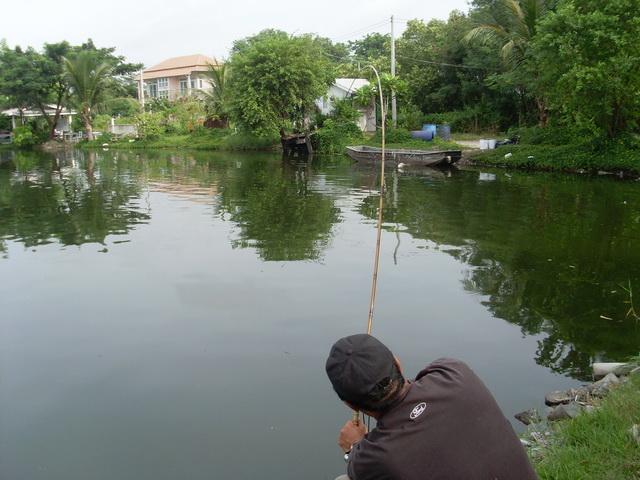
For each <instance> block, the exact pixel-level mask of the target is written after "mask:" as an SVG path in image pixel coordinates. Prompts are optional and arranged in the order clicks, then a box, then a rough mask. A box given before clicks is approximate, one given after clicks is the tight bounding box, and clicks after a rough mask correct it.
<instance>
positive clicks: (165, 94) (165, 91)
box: [158, 77, 169, 98]
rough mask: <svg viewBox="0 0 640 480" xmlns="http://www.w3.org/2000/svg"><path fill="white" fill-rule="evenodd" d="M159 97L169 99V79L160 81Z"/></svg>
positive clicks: (165, 78) (164, 78) (160, 79)
mask: <svg viewBox="0 0 640 480" xmlns="http://www.w3.org/2000/svg"><path fill="white" fill-rule="evenodd" d="M158 97H160V98H169V79H168V78H167V77H163V78H159V79H158Z"/></svg>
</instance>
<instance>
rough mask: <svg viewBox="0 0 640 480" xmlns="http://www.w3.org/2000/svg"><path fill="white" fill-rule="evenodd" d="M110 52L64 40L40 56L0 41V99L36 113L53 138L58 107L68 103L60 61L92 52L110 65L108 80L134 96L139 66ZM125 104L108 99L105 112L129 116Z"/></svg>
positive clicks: (60, 109)
mask: <svg viewBox="0 0 640 480" xmlns="http://www.w3.org/2000/svg"><path fill="white" fill-rule="evenodd" d="M114 51H115V48H113V47H111V48H97V47H96V46H95V45H94V43H93V41H92V40H91V39H89V40H87V42H85V43H83V44H82V45H80V46H72V45H70V44H69V43H68V42H66V41H63V42H59V43H45V44H44V47H43V51H42V53H40V52H37V51H36V50H34V49H33V48H32V47H29V48H27V49H26V50H23V49H22V48H21V47H19V46H17V47H15V48H14V49H10V48H8V47H7V44H6V42H0V96H4V97H6V101H5V102H4V103H5V106H7V107H16V108H21V109H24V108H36V109H38V110H40V112H41V113H42V115H43V117H44V118H45V120H46V122H47V124H48V126H49V130H50V132H49V133H50V135H51V136H53V133H54V130H55V127H56V124H57V121H58V118H59V116H60V113H61V111H62V108H63V107H65V106H67V104H68V100H69V99H68V95H69V90H68V85H67V83H66V82H65V81H64V76H63V64H64V61H63V58H66V59H69V60H73V59H75V57H76V56H78V55H79V54H81V53H82V52H92V53H93V54H94V55H95V56H96V57H97V58H99V59H100V60H101V61H102V62H105V63H109V64H110V65H112V66H113V69H112V71H111V73H110V75H111V77H112V81H113V82H114V83H116V84H118V85H119V86H120V89H121V90H122V91H124V92H125V94H126V96H128V97H130V98H134V97H135V96H136V92H137V89H136V87H135V84H134V82H133V75H134V74H135V73H136V72H137V71H138V70H140V68H141V67H142V65H141V64H132V63H126V62H125V59H124V57H123V56H116V55H115V54H114ZM113 93H114V94H115V90H114V92H113ZM50 105H52V106H53V107H54V113H53V115H50V114H49V113H48V111H47V110H48V107H49V106H50ZM129 105H130V102H127V101H120V102H116V101H114V100H113V99H112V101H111V102H110V106H111V109H110V111H109V112H108V113H110V114H114V113H123V114H129V113H131V110H130V107H129Z"/></svg>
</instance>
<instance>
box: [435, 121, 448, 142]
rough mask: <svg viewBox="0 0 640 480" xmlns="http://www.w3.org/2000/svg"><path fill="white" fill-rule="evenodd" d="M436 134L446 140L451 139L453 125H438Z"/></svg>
mask: <svg viewBox="0 0 640 480" xmlns="http://www.w3.org/2000/svg"><path fill="white" fill-rule="evenodd" d="M436 135H437V136H439V137H440V138H441V139H443V140H444V141H445V142H450V141H451V125H438V126H437V127H436Z"/></svg>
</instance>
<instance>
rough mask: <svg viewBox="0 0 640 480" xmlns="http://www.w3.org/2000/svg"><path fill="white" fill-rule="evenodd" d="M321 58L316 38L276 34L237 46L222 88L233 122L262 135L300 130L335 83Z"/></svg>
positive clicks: (328, 63)
mask: <svg viewBox="0 0 640 480" xmlns="http://www.w3.org/2000/svg"><path fill="white" fill-rule="evenodd" d="M325 53H326V50H325V49H324V48H323V45H322V42H319V41H318V39H317V37H315V36H313V35H302V36H289V35H288V34H287V33H285V32H282V31H279V30H264V31H262V32H260V33H259V34H258V35H255V36H253V37H249V38H247V39H243V40H239V41H237V42H235V44H234V46H233V49H232V52H231V58H230V59H229V62H228V63H229V69H230V75H229V79H228V85H226V87H225V88H226V89H229V98H230V101H229V111H230V113H231V115H232V118H233V119H234V120H235V121H236V122H237V123H238V124H239V125H240V126H242V127H244V128H246V129H250V130H254V131H255V132H257V133H261V134H266V133H268V132H272V131H273V130H274V129H278V130H279V131H280V134H281V135H284V132H285V129H286V128H287V127H289V126H293V125H297V126H298V127H300V126H301V124H303V123H304V119H305V118H306V117H307V116H308V114H309V113H310V111H311V110H312V109H313V108H314V106H315V99H317V98H320V97H321V96H323V95H324V94H326V92H327V90H328V88H329V86H330V85H331V83H332V82H333V80H334V76H333V69H332V64H331V61H330V60H329V58H328V57H327V56H326V55H325Z"/></svg>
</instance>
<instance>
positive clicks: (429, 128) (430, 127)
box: [422, 123, 436, 138]
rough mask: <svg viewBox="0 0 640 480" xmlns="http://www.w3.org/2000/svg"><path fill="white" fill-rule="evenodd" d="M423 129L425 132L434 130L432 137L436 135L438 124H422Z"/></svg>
mask: <svg viewBox="0 0 640 480" xmlns="http://www.w3.org/2000/svg"><path fill="white" fill-rule="evenodd" d="M422 130H424V131H425V132H433V135H432V136H431V138H433V137H435V136H436V126H435V125H433V124H431V123H427V124H425V125H422Z"/></svg>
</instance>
